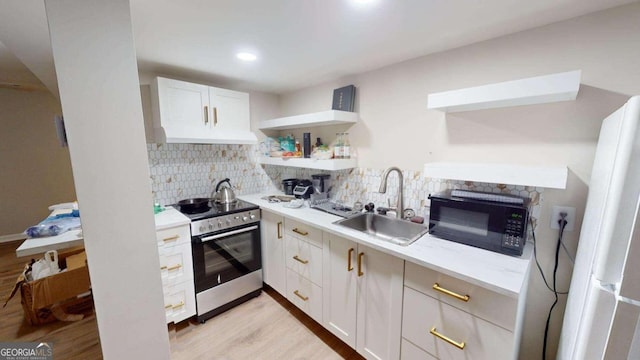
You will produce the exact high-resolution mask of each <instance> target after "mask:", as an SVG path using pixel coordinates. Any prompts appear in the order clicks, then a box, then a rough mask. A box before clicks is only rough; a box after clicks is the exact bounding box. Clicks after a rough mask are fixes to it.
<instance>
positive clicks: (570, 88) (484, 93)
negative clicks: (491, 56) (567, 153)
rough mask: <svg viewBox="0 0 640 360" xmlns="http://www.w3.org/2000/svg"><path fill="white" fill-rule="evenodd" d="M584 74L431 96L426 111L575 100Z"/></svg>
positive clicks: (494, 85)
mask: <svg viewBox="0 0 640 360" xmlns="http://www.w3.org/2000/svg"><path fill="white" fill-rule="evenodd" d="M581 73H582V71H581V70H575V71H569V72H563V73H558V74H551V75H544V76H536V77H531V78H526V79H520V80H513V81H506V82H501V83H496V84H490V85H483V86H476V87H470V88H465V89H459V90H452V91H445V92H440V93H434V94H429V97H428V104H427V108H429V109H434V110H441V111H444V112H458V111H470V110H481V109H492V108H499V107H508V106H518V105H532V104H542V103H549V102H556V101H567V100H575V99H576V96H577V95H578V90H579V88H580V76H581Z"/></svg>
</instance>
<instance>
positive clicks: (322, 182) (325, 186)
mask: <svg viewBox="0 0 640 360" xmlns="http://www.w3.org/2000/svg"><path fill="white" fill-rule="evenodd" d="M330 177H331V175H330V174H315V175H311V179H312V182H313V188H314V190H315V193H316V194H324V195H328V194H327V193H328V192H329V184H330V180H329V178H330Z"/></svg>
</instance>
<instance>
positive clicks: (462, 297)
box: [433, 283, 471, 302]
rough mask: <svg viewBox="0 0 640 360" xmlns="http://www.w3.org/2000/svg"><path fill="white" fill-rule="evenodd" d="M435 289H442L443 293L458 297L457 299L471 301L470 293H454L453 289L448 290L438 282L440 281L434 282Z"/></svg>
mask: <svg viewBox="0 0 640 360" xmlns="http://www.w3.org/2000/svg"><path fill="white" fill-rule="evenodd" d="M433 290H435V291H440V292H441V293H443V294H446V295H449V296H451V297H454V298H456V299H458V300H460V301H464V302H467V301H469V299H471V296H469V295H460V294H457V293H454V292H453V291H451V290H447V289H445V288H442V287H440V284H438V283H435V284H433Z"/></svg>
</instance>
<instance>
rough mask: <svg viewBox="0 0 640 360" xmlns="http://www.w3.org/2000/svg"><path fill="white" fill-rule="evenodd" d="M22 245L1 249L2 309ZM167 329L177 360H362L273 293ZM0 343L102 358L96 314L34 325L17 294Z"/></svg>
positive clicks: (1, 314) (0, 318) (0, 313)
mask: <svg viewBox="0 0 640 360" xmlns="http://www.w3.org/2000/svg"><path fill="white" fill-rule="evenodd" d="M19 245H20V242H19V241H18V242H10V243H4V244H0V299H2V304H4V300H5V299H6V296H8V294H9V293H10V292H11V289H12V288H13V286H14V284H15V280H16V278H17V276H18V274H19V273H20V272H21V271H22V267H23V266H24V264H25V262H26V261H27V260H25V259H26V258H20V259H18V258H16V256H15V249H16V248H17V247H18V246H19ZM123 326H127V324H123ZM168 330H169V337H170V341H171V358H172V359H178V360H180V359H215V360H218V359H219V360H243V359H265V360H270V359H301V360H302V359H323V360H324V359H342V358H344V359H354V360H358V359H363V358H362V357H361V356H360V355H359V354H357V353H356V352H355V351H354V350H353V349H351V348H350V347H349V346H347V345H346V344H344V343H343V342H342V341H340V340H339V339H338V338H336V337H335V336H333V335H332V334H331V333H329V332H328V331H327V330H326V329H324V328H323V327H322V326H320V325H319V324H318V323H316V322H315V321H313V320H312V319H311V318H310V317H308V316H307V315H306V314H304V313H303V312H302V311H300V310H299V309H298V308H296V307H295V306H294V305H292V304H291V303H289V302H288V301H287V300H286V299H284V298H283V297H282V296H281V295H280V294H278V293H276V292H275V291H274V290H272V289H270V288H267V289H266V290H265V292H263V293H262V295H260V296H258V297H257V298H254V299H252V300H250V301H248V302H246V303H244V304H241V305H239V306H237V307H235V308H233V309H231V310H229V311H227V312H225V313H223V314H220V315H218V316H216V317H214V318H212V319H210V320H208V321H207V322H206V323H205V324H198V323H196V322H193V321H191V322H190V321H183V322H181V323H179V324H177V325H173V324H172V325H170V326H169V328H168ZM0 341H1V342H13V341H34V342H35V341H44V342H52V343H53V351H54V358H55V359H101V358H102V351H101V349H100V343H99V337H98V326H97V323H96V319H95V316H94V315H89V316H88V317H86V318H85V319H83V320H80V321H77V322H61V321H58V322H54V323H51V324H46V325H40V326H30V325H28V324H27V322H26V321H25V320H24V316H23V312H22V306H21V305H20V294H19V293H18V294H17V295H16V297H14V298H13V299H12V300H11V301H10V302H9V304H7V306H6V307H5V308H0Z"/></svg>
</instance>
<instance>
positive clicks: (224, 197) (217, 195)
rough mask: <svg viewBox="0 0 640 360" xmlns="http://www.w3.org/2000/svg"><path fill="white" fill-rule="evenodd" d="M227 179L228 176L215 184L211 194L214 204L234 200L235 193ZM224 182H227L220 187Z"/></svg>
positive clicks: (229, 202)
mask: <svg viewBox="0 0 640 360" xmlns="http://www.w3.org/2000/svg"><path fill="white" fill-rule="evenodd" d="M229 181H230V180H229V178H226V179H224V180H222V181H220V182H219V183H218V184H217V185H216V189H215V190H214V193H213V194H211V199H213V201H214V202H215V203H216V204H231V203H234V202H236V194H235V193H234V192H233V189H232V188H231V183H230V182H229ZM224 183H227V185H226V186H222V187H221V186H220V185H222V184H224Z"/></svg>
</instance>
